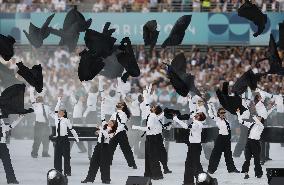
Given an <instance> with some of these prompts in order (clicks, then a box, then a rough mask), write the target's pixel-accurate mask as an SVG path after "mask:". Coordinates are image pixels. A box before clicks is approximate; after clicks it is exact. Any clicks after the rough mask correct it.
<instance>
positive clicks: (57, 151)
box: [54, 136, 71, 174]
mask: <svg viewBox="0 0 284 185" xmlns="http://www.w3.org/2000/svg"><path fill="white" fill-rule="evenodd" d="M54 147H55V148H54V168H55V169H56V170H58V171H60V172H62V157H64V174H71V165H70V159H71V157H70V142H69V140H68V136H61V137H57V138H56V141H55V146H54Z"/></svg>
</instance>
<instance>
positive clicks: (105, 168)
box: [81, 120, 117, 184]
mask: <svg viewBox="0 0 284 185" xmlns="http://www.w3.org/2000/svg"><path fill="white" fill-rule="evenodd" d="M116 129H117V122H116V121H115V120H110V121H109V122H108V123H106V122H104V123H103V127H101V128H100V133H99V137H98V144H97V145H96V147H95V148H94V152H93V155H92V158H91V162H90V167H89V171H88V175H87V177H86V179H85V180H83V181H81V183H87V182H94V181H95V178H96V174H97V172H98V170H99V169H100V171H101V180H102V183H103V184H110V181H111V179H110V148H109V141H110V139H111V138H112V137H113V135H115V132H116Z"/></svg>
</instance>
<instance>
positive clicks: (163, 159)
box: [157, 134, 169, 170]
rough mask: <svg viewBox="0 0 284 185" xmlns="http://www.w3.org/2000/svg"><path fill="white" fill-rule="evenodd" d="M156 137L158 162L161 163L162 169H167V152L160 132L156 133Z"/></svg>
mask: <svg viewBox="0 0 284 185" xmlns="http://www.w3.org/2000/svg"><path fill="white" fill-rule="evenodd" d="M157 138H158V147H159V152H160V162H161V163H162V165H163V169H164V170H168V169H169V168H168V153H167V150H166V148H165V146H164V139H163V136H162V134H158V135H157Z"/></svg>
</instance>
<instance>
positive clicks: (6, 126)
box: [0, 117, 23, 143]
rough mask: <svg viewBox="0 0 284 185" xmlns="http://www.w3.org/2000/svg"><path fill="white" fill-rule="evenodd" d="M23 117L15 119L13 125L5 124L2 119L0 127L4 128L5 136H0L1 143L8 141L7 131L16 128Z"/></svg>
mask: <svg viewBox="0 0 284 185" xmlns="http://www.w3.org/2000/svg"><path fill="white" fill-rule="evenodd" d="M22 118H23V117H19V118H18V119H17V120H16V121H14V122H13V123H12V124H11V125H5V123H4V121H3V120H2V119H1V123H0V127H1V128H2V134H3V137H0V143H6V133H7V132H8V131H10V130H11V129H12V128H15V127H16V126H17V125H18V124H19V123H20V121H21V120H22Z"/></svg>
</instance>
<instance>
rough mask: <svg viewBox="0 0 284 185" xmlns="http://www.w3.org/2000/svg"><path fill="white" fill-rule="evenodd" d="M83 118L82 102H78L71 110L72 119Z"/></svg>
mask: <svg viewBox="0 0 284 185" xmlns="http://www.w3.org/2000/svg"><path fill="white" fill-rule="evenodd" d="M82 117H83V102H81V101H80V100H79V101H78V102H77V103H76V104H75V105H74V109H73V118H82Z"/></svg>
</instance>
